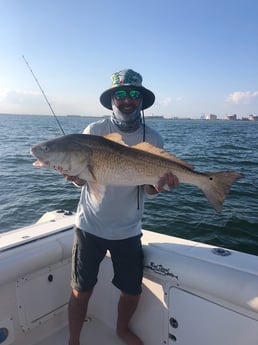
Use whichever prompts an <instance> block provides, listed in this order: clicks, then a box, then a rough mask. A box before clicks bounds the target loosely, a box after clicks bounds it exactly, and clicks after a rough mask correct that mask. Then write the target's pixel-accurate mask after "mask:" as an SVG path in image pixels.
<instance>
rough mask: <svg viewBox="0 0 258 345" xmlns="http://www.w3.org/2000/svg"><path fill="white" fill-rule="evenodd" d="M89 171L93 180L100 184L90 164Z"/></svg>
mask: <svg viewBox="0 0 258 345" xmlns="http://www.w3.org/2000/svg"><path fill="white" fill-rule="evenodd" d="M87 169H88V171H89V173H90V174H91V176H92V178H93V180H94V181H95V182H98V181H97V178H96V176H95V174H94V170H93V167H92V166H91V165H89V164H88V165H87Z"/></svg>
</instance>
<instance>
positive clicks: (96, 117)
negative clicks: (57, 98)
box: [0, 113, 258, 122]
mask: <svg viewBox="0 0 258 345" xmlns="http://www.w3.org/2000/svg"><path fill="white" fill-rule="evenodd" d="M0 116H46V117H47V116H48V117H51V116H53V115H52V114H48V115H46V114H9V113H0ZM57 117H70V118H85V119H92V120H99V119H104V118H107V117H110V115H92V116H90V115H76V114H60V115H57ZM249 117H250V116H249ZM145 119H146V120H161V121H210V122H216V121H229V122H235V121H244V122H258V116H253V117H252V118H248V117H242V118H241V119H238V118H223V119H221V118H216V119H207V118H205V117H203V116H201V117H199V118H193V117H178V116H173V117H164V116H162V115H161V116H160V115H153V116H152V115H145Z"/></svg>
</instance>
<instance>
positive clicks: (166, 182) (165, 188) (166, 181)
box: [146, 172, 179, 195]
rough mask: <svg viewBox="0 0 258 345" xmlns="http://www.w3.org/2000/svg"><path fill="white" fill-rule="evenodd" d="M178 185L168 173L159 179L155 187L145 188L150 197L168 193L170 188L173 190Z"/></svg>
mask: <svg viewBox="0 0 258 345" xmlns="http://www.w3.org/2000/svg"><path fill="white" fill-rule="evenodd" d="M178 185H179V181H178V178H177V177H176V176H175V175H173V174H172V173H170V172H168V173H166V174H165V175H164V176H162V177H161V178H160V179H159V181H158V183H157V184H156V185H155V186H146V192H147V193H148V194H150V195H153V194H157V193H162V192H169V191H170V190H171V189H172V188H175V187H177V186H178Z"/></svg>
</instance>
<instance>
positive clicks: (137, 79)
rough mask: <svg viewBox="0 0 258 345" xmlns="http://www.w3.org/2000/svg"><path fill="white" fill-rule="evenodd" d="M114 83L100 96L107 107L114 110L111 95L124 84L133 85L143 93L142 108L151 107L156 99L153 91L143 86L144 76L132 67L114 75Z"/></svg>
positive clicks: (101, 101)
mask: <svg viewBox="0 0 258 345" xmlns="http://www.w3.org/2000/svg"><path fill="white" fill-rule="evenodd" d="M111 79H112V85H111V87H110V89H107V90H106V91H104V92H103V93H102V94H101V96H100V103H101V104H102V105H103V106H104V107H105V108H107V109H110V110H112V104H111V97H112V94H113V93H114V91H116V90H117V89H121V88H123V87H124V86H132V87H133V88H134V89H136V90H139V91H140V92H141V94H142V109H146V108H149V107H150V106H151V105H152V104H153V103H154V101H155V95H154V93H153V92H152V91H150V90H148V89H146V88H145V87H143V86H142V76H141V75H140V74H139V73H137V72H135V71H133V70H132V69H124V70H122V71H119V72H116V73H114V74H113V75H112V77H111Z"/></svg>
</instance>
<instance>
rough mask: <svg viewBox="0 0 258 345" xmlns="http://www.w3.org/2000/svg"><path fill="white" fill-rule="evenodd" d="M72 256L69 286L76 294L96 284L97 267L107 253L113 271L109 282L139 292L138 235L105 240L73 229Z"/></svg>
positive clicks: (140, 248)
mask: <svg viewBox="0 0 258 345" xmlns="http://www.w3.org/2000/svg"><path fill="white" fill-rule="evenodd" d="M74 234H75V236H74V244H73V254H72V282H71V286H72V288H73V289H75V290H77V291H90V290H92V289H93V287H94V286H95V284H96V283H97V276H98V272H99V265H100V263H101V261H102V260H103V259H104V257H105V255H106V252H107V250H109V252H110V254H111V259H112V263H113V268H114V277H113V280H112V283H113V284H114V285H115V286H116V287H117V288H118V289H120V290H121V291H123V292H125V293H127V294H130V295H138V294H140V293H141V289H142V288H141V284H142V276H143V251H142V244H141V236H142V235H138V236H135V237H131V238H127V239H124V240H106V239H103V238H99V237H96V236H94V235H92V234H89V233H87V232H85V231H82V230H80V229H78V228H76V227H75V229H74Z"/></svg>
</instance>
